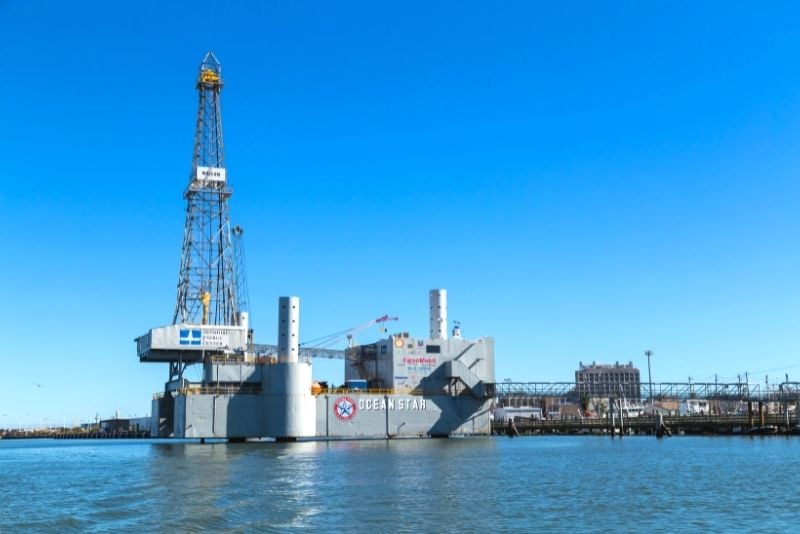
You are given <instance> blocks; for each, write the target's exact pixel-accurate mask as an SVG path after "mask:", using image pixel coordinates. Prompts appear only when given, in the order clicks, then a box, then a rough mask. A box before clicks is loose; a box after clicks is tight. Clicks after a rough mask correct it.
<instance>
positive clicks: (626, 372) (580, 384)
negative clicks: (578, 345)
mask: <svg viewBox="0 0 800 534" xmlns="http://www.w3.org/2000/svg"><path fill="white" fill-rule="evenodd" d="M575 389H576V390H577V392H578V394H579V395H580V396H581V397H583V396H588V397H590V398H595V397H612V396H613V397H618V396H620V395H624V396H625V398H626V399H641V398H642V394H641V385H640V382H639V369H637V368H636V367H634V366H633V362H628V364H627V365H620V364H619V362H617V363H615V364H614V365H605V364H600V365H598V364H596V363H594V362H592V364H591V365H583V362H581V363H580V367H579V368H578V370H577V371H575Z"/></svg>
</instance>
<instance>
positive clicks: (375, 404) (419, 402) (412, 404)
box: [358, 397, 427, 412]
mask: <svg viewBox="0 0 800 534" xmlns="http://www.w3.org/2000/svg"><path fill="white" fill-rule="evenodd" d="M358 409H359V410H364V411H366V412H370V411H373V412H375V411H385V410H387V409H388V410H417V411H425V410H426V409H427V401H426V400H425V399H416V398H413V397H412V398H406V399H402V398H401V399H392V398H390V399H388V402H387V399H386V397H380V398H376V399H369V398H368V399H358Z"/></svg>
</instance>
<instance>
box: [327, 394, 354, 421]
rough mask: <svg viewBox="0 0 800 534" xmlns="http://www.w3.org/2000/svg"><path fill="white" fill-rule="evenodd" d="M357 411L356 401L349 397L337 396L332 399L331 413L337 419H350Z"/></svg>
mask: <svg viewBox="0 0 800 534" xmlns="http://www.w3.org/2000/svg"><path fill="white" fill-rule="evenodd" d="M357 411H358V408H357V407H356V403H355V401H354V400H353V399H351V398H350V397H339V398H338V399H336V400H335V401H333V415H335V416H336V418H337V419H338V420H339V421H345V422H347V421H352V420H353V417H355V416H356V412H357Z"/></svg>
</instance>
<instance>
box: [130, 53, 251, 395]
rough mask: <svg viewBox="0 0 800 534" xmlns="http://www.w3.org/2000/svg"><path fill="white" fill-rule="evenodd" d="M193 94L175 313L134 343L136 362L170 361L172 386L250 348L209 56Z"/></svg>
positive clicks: (214, 65) (216, 82) (216, 67)
mask: <svg viewBox="0 0 800 534" xmlns="http://www.w3.org/2000/svg"><path fill="white" fill-rule="evenodd" d="M196 88H197V92H198V97H199V103H198V107H197V125H196V130H195V138H194V154H193V157H192V171H191V174H190V175H189V183H188V184H187V186H186V191H185V192H184V195H183V196H184V198H185V199H186V222H185V225H184V229H183V249H182V251H181V263H180V272H179V274H178V296H177V301H176V304H175V314H174V315H173V317H172V324H171V325H169V326H160V327H156V328H151V329H150V330H149V331H148V332H147V333H145V334H144V335H142V336H139V337H138V338H136V344H137V353H138V355H139V360H140V361H143V362H161V363H169V377H170V382H173V381H175V384H179V383H181V380H182V378H183V372H184V370H185V369H186V367H187V366H188V365H192V364H197V363H204V362H206V361H207V360H209V358H213V357H214V356H216V355H220V354H222V355H238V356H243V355H244V354H245V353H246V352H247V350H248V345H249V343H250V339H249V328H248V314H247V313H246V311H245V310H243V309H240V306H241V305H242V304H245V303H244V302H241V303H240V302H239V301H238V300H239V298H240V297H239V295H243V296H246V292H244V293H242V292H241V291H238V290H237V286H238V285H239V284H245V283H246V282H245V280H244V273H243V272H242V273H237V265H236V258H235V251H234V243H233V242H232V236H231V233H232V231H231V224H230V213H229V210H228V199H229V198H230V196H231V189H230V188H229V187H228V180H227V173H226V170H225V156H224V150H223V143H222V116H221V108H220V90H221V89H222V68H221V66H220V64H219V61H217V58H216V57H214V54H213V53H211V52H209V53H208V54H206V57H205V58H204V59H203V62H202V63H200V72H199V74H198V77H197V84H196ZM243 265H244V264H243V263H242V270H243V269H244V267H243ZM237 276H238V277H239V278H240V279H241V281H239V280H237ZM237 282H238V283H237ZM245 287H246V286H245ZM242 300H244V298H242ZM176 379H177V381H176ZM175 387H178V385H175Z"/></svg>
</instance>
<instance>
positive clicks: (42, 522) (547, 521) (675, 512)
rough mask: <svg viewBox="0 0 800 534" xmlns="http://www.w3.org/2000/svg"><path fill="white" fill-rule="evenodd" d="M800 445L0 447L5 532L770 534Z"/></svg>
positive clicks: (790, 489)
mask: <svg viewBox="0 0 800 534" xmlns="http://www.w3.org/2000/svg"><path fill="white" fill-rule="evenodd" d="M798 488H800V439H798V438H782V437H767V438H745V437H735V438H724V437H713V438H700V437H697V438H695V437H675V438H671V439H663V440H656V439H655V438H649V437H648V438H645V437H629V438H625V439H624V440H619V439H617V440H612V439H611V438H605V437H522V438H515V439H508V438H481V439H451V440H397V441H389V442H386V441H359V442H335V443H298V444H274V443H258V444H256V443H248V444H214V445H200V444H193V443H163V442H161V443H155V442H142V441H101V442H98V441H43V440H32V441H13V440H5V441H0V503H2V506H1V507H0V525H2V530H3V531H4V532H5V531H23V530H24V531H30V530H46V531H52V530H61V531H63V530H73V531H106V530H133V529H137V530H140V531H153V530H161V531H178V530H181V531H183V530H221V529H225V530H234V531H278V532H285V531H305V530H310V529H322V530H325V531H345V530H347V531H354V530H355V531H358V532H398V531H400V532H420V531H424V532H454V531H466V532H477V531H482V532H497V531H501V532H510V531H517V532H522V531H533V530H537V531H543V532H553V531H567V530H574V531H577V530H580V531H593V532H609V531H620V530H621V531H648V530H650V531H698V530H700V531H721V530H724V531H732V530H737V531H767V530H775V529H781V530H788V529H789V528H796V526H797V525H798V524H800V492H798Z"/></svg>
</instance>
